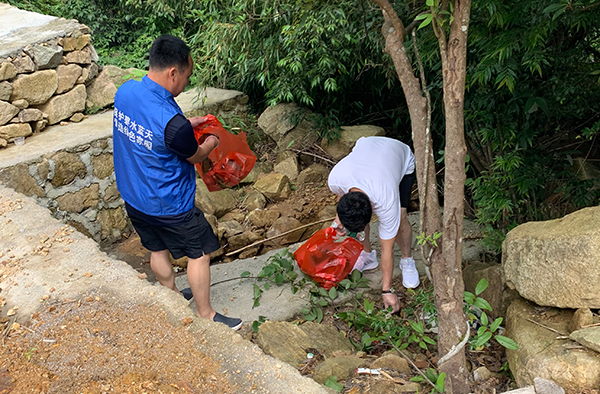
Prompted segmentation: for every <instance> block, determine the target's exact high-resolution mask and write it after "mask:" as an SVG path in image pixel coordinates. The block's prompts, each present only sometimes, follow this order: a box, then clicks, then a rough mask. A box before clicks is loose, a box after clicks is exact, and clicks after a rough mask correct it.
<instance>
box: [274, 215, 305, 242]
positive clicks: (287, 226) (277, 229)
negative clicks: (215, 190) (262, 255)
mask: <svg viewBox="0 0 600 394" xmlns="http://www.w3.org/2000/svg"><path fill="white" fill-rule="evenodd" d="M301 226H302V223H300V221H299V220H297V219H294V218H291V217H282V218H279V219H277V220H275V222H274V223H273V226H271V228H270V229H269V230H268V231H267V238H271V237H276V236H278V235H281V234H284V233H287V232H289V231H291V232H290V233H289V234H286V235H281V237H278V238H275V239H273V240H271V241H269V245H274V246H283V245H288V244H293V243H294V242H298V241H299V240H300V238H302V234H304V231H305V229H304V228H301V229H299V230H296V231H292V230H294V229H296V228H298V227H301Z"/></svg>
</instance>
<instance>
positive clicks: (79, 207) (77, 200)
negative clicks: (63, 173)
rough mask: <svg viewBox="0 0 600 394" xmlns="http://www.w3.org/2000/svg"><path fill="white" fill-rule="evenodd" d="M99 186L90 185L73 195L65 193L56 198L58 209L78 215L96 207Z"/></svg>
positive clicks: (95, 184)
mask: <svg viewBox="0 0 600 394" xmlns="http://www.w3.org/2000/svg"><path fill="white" fill-rule="evenodd" d="M98 191H99V185H98V184H97V183H92V184H91V185H90V186H88V187H85V188H83V189H80V190H78V191H76V192H75V193H65V194H63V195H62V196H58V197H57V198H56V202H57V203H58V208H60V209H61V210H63V211H66V212H75V213H79V212H81V211H83V210H85V209H88V208H96V207H98V200H99V195H98Z"/></svg>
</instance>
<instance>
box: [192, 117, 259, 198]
mask: <svg viewBox="0 0 600 394" xmlns="http://www.w3.org/2000/svg"><path fill="white" fill-rule="evenodd" d="M205 118H206V119H207V121H206V122H205V123H202V124H201V125H198V126H196V127H195V128H194V135H195V136H196V140H198V143H199V144H202V143H203V142H204V140H205V139H206V137H208V136H209V135H216V136H217V137H219V146H217V147H216V148H215V149H213V151H212V152H210V154H209V155H208V159H206V160H204V161H203V162H202V163H198V164H196V169H197V170H198V173H199V174H200V176H201V177H202V180H203V181H204V183H205V184H206V187H207V188H208V190H209V191H211V192H215V191H218V190H223V189H226V188H228V187H232V186H235V185H237V184H239V183H240V182H241V181H242V179H244V178H245V177H246V176H247V175H248V174H249V173H250V171H252V167H254V164H256V155H254V153H253V152H252V150H250V147H249V146H248V142H247V140H246V133H244V132H241V133H239V134H238V135H234V134H231V133H229V132H228V131H227V130H225V128H223V125H222V124H221V122H219V120H218V119H217V117H216V116H214V115H206V116H205Z"/></svg>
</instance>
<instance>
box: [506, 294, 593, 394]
mask: <svg viewBox="0 0 600 394" xmlns="http://www.w3.org/2000/svg"><path fill="white" fill-rule="evenodd" d="M572 317H573V311H572V310H567V309H562V310H559V309H554V308H553V309H549V310H546V311H545V313H543V314H542V313H540V311H539V306H537V305H535V304H533V303H530V302H527V301H525V300H522V299H520V300H517V301H514V302H513V303H512V304H511V305H510V306H509V307H508V310H507V312H506V332H505V335H506V336H508V337H510V338H512V339H513V340H514V341H515V342H516V343H517V344H518V345H519V349H518V350H509V349H507V350H506V357H507V360H508V364H509V366H510V370H511V372H512V374H513V376H514V378H515V380H516V382H517V385H518V386H519V387H523V386H527V385H531V384H534V379H535V378H536V377H540V378H544V379H548V380H552V381H554V382H555V383H557V384H558V385H560V386H561V387H564V388H565V389H567V390H573V391H577V392H578V391H579V389H583V388H590V387H600V357H599V356H598V353H596V352H594V351H592V350H581V349H573V348H572V347H571V346H568V345H569V344H568V343H567V342H565V340H564V339H557V336H559V335H560V334H557V333H556V332H554V331H551V330H549V329H548V328H546V327H549V328H551V329H553V330H556V331H558V332H560V333H563V334H565V335H568V326H569V322H570V321H571V319H572ZM532 320H533V321H535V322H537V323H539V324H535V323H532V322H531V321H532ZM540 324H542V325H543V326H542V325H540ZM544 326H546V327H544Z"/></svg>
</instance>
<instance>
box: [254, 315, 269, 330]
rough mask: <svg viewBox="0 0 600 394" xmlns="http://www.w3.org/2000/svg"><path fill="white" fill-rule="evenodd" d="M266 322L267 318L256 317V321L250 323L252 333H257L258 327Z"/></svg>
mask: <svg viewBox="0 0 600 394" xmlns="http://www.w3.org/2000/svg"><path fill="white" fill-rule="evenodd" d="M266 321H267V318H266V317H265V316H258V320H254V321H253V322H252V331H254V332H258V328H259V327H260V325H261V324H263V323H264V322H266Z"/></svg>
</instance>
